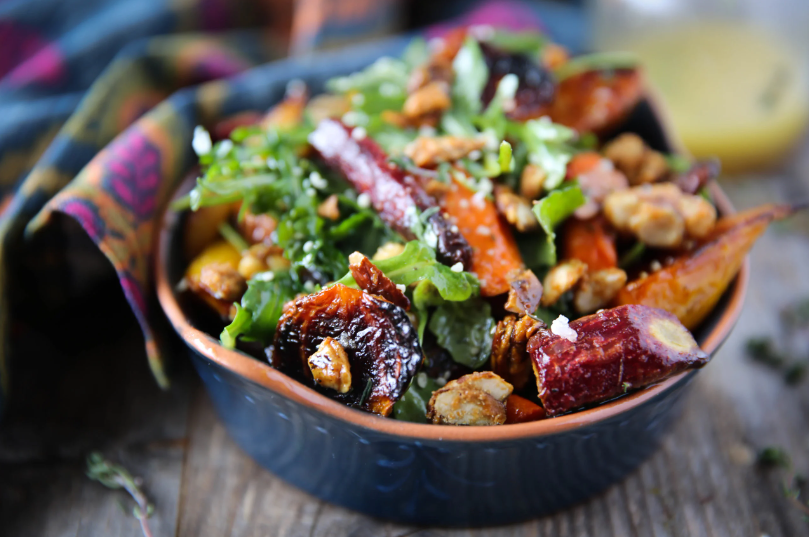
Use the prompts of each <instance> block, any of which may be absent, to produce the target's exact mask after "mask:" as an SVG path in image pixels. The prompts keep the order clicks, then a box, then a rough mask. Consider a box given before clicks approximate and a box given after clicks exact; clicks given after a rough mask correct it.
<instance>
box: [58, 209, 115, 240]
mask: <svg viewBox="0 0 809 537" xmlns="http://www.w3.org/2000/svg"><path fill="white" fill-rule="evenodd" d="M59 210H60V211H62V212H64V213H66V214H69V215H70V216H72V217H73V218H75V219H76V220H77V221H78V222H79V224H80V225H81V227H83V228H84V230H85V231H86V232H87V234H88V235H90V238H91V239H93V242H95V243H96V244H98V243H99V242H101V241H102V240H103V239H104V235H105V234H106V228H107V226H106V224H105V223H104V220H102V219H101V217H100V216H99V215H98V207H96V206H95V204H94V203H93V202H91V201H89V200H85V199H81V198H71V199H68V200H66V201H65V202H64V203H62V204H61V205H60V206H59Z"/></svg>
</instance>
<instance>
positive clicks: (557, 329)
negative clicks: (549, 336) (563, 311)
mask: <svg viewBox="0 0 809 537" xmlns="http://www.w3.org/2000/svg"><path fill="white" fill-rule="evenodd" d="M568 322H570V321H569V319H568V318H567V317H565V316H564V315H560V316H559V317H557V318H556V319H555V320H554V321H553V322H552V323H551V332H553V333H554V334H556V335H557V336H559V337H563V338H565V339H566V340H568V341H573V342H575V341H576V340H577V339H578V338H579V335H578V334H577V333H576V331H575V330H573V329H572V328H570V325H569V324H568Z"/></svg>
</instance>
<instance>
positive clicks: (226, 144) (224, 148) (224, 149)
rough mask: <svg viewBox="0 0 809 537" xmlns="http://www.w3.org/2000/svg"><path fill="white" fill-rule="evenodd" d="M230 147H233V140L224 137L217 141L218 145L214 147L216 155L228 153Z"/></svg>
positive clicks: (220, 156)
mask: <svg viewBox="0 0 809 537" xmlns="http://www.w3.org/2000/svg"><path fill="white" fill-rule="evenodd" d="M231 149H233V142H231V141H230V140H228V139H224V140H222V141H221V142H219V145H218V146H217V147H216V156H217V157H219V158H222V157H224V156H225V155H227V154H228V153H230V150H231Z"/></svg>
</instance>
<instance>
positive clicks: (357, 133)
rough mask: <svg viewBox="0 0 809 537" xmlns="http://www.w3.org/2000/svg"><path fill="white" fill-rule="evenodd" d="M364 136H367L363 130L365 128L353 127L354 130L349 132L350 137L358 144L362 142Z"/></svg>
mask: <svg viewBox="0 0 809 537" xmlns="http://www.w3.org/2000/svg"><path fill="white" fill-rule="evenodd" d="M366 136H368V131H366V130H365V127H355V128H354V130H353V131H351V137H352V138H354V139H355V140H356V141H358V142H359V141H361V140H364V139H365V137H366Z"/></svg>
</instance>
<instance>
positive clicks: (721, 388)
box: [0, 152, 809, 537]
mask: <svg viewBox="0 0 809 537" xmlns="http://www.w3.org/2000/svg"><path fill="white" fill-rule="evenodd" d="M805 153H806V152H805ZM806 154H809V153H806ZM724 184H725V187H726V190H727V192H728V193H729V195H730V197H731V198H732V199H733V201H734V203H736V205H737V207H741V208H744V207H750V206H752V205H755V204H758V203H761V202H765V201H787V200H791V201H796V200H799V199H803V200H809V157H803V158H797V159H795V162H794V163H793V165H792V166H791V168H790V169H789V170H788V171H785V172H784V173H783V175H779V176H770V177H767V178H766V180H762V179H761V178H758V179H756V178H748V179H744V180H735V181H733V182H725V183H724ZM807 267H809V218H807V216H806V215H802V216H800V217H798V218H796V219H794V220H793V221H791V222H790V223H789V224H788V225H776V226H773V227H772V228H771V229H770V230H769V231H768V232H767V234H766V235H765V237H764V238H763V239H762V240H760V241H759V243H758V244H757V245H756V246H755V248H754V250H753V252H752V255H751V269H752V273H751V284H750V288H749V291H748V295H747V302H746V305H745V309H744V312H743V314H742V317H741V319H740V321H739V324H738V326H737V327H736V329H735V330H734V332H733V334H732V335H731V337H730V339H729V340H728V341H727V343H726V344H725V346H724V347H723V348H722V350H721V351H720V352H719V353H718V354H717V356H716V357H715V358H714V360H713V362H712V363H711V364H710V365H709V366H708V367H706V368H705V369H704V370H703V371H702V372H701V373H700V374H699V375H698V378H697V380H696V381H695V383H694V385H693V389H692V391H691V393H690V395H689V396H688V398H687V403H686V408H685V412H684V414H683V416H682V418H681V419H680V420H679V421H678V422H677V424H676V425H675V426H674V428H673V430H672V431H671V432H670V434H668V435H667V436H666V438H665V440H664V442H663V445H662V447H661V449H659V450H658V451H657V452H656V453H655V454H654V455H653V456H652V457H651V458H650V459H649V460H648V461H646V462H645V463H644V464H643V465H642V466H641V467H640V468H639V469H638V470H637V471H635V472H634V473H632V474H631V475H630V476H629V477H628V478H627V479H626V480H624V481H623V482H622V483H619V484H617V485H615V486H613V487H612V488H611V489H609V490H608V491H607V492H606V493H604V494H602V495H600V496H598V497H596V498H593V499H592V500H590V501H588V502H587V503H584V504H582V505H579V506H577V507H574V508H572V509H570V510H568V511H565V512H561V513H558V514H556V515H555V516H551V517H547V518H543V519H538V520H533V521H530V522H527V523H523V524H518V525H514V526H508V527H500V528H485V529H478V530H446V529H430V528H417V527H407V526H400V525H395V524H389V523H386V522H384V521H379V520H374V519H370V518H367V517H364V516H362V515H359V514H356V513H354V512H351V511H347V510H345V509H341V508H339V507H336V506H334V505H330V504H326V503H323V502H321V501H318V500H317V499H315V498H313V497H312V496H309V495H308V494H305V493H303V492H301V491H299V490H297V489H295V488H294V487H292V486H290V485H287V484H286V483H284V482H283V481H281V480H279V479H277V478H275V477H274V476H273V475H271V474H270V473H268V472H266V471H265V470H263V469H262V468H260V467H259V466H257V465H256V464H255V463H254V462H253V461H252V460H251V459H250V458H248V457H247V456H246V455H245V454H244V453H242V452H241V451H240V450H239V448H237V447H236V445H235V444H234V443H233V442H232V441H231V440H230V439H229V438H228V436H227V434H226V432H225V430H224V428H223V426H222V425H221V423H220V422H219V421H218V419H217V417H216V415H215V413H214V410H213V408H212V405H211V402H210V400H209V398H208V397H207V395H206V393H205V391H204V390H203V388H202V387H201V385H200V383H199V381H198V380H197V379H196V376H195V374H194V372H193V371H192V370H191V369H190V366H189V365H188V363H187V361H186V359H185V357H184V356H182V354H178V356H177V362H178V364H177V365H178V367H177V371H176V372H175V379H174V386H173V388H172V390H171V391H168V392H160V391H159V390H158V389H157V388H156V387H155V385H154V383H153V382H152V380H151V378H150V377H149V373H148V371H147V367H146V362H145V358H144V355H143V351H142V346H141V345H142V340H141V337H140V334H139V333H138V331H137V328H136V327H135V325H134V323H133V322H128V323H122V322H121V321H120V319H117V320H116V323H115V324H114V325H112V326H116V327H118V328H117V329H116V330H112V331H111V332H113V333H112V334H111V335H109V334H107V336H106V337H103V336H99V333H107V330H104V329H103V320H99V322H100V323H101V324H102V327H101V328H102V329H101V330H96V331H95V333H93V330H92V325H91V326H90V327H88V330H89V332H90V334H92V335H93V337H89V338H87V341H88V343H87V345H84V346H82V345H78V346H77V347H76V348H77V350H75V351H71V352H69V353H65V351H64V350H63V349H61V348H56V347H54V346H52V345H51V344H49V343H48V342H47V341H44V340H42V338H38V337H36V334H33V335H30V336H28V341H27V343H26V344H25V345H24V346H23V347H22V352H23V354H25V356H24V359H23V360H22V364H23V365H22V366H20V367H18V370H16V371H15V373H16V375H15V388H16V391H15V399H14V402H13V405H12V407H11V409H10V411H9V413H8V415H7V416H6V418H5V421H4V422H3V423H2V425H0V535H2V536H32V537H33V536H36V537H52V536H77V535H81V536H112V535H121V536H138V535H141V533H140V529H139V526H138V523H137V521H136V520H135V519H134V518H133V517H132V516H131V514H128V513H127V512H124V510H122V509H121V504H124V505H126V506H128V507H127V510H128V512H131V506H132V503H131V501H130V500H129V498H128V497H127V496H126V495H125V494H124V493H122V492H120V491H114V492H113V491H109V490H107V489H105V488H104V487H102V486H101V485H99V484H98V483H96V482H91V481H90V480H88V479H87V478H86V477H85V476H84V474H83V471H84V457H85V455H86V454H87V453H88V452H89V451H91V450H95V449H100V450H102V451H103V452H104V453H105V454H106V455H107V456H108V457H110V458H111V459H113V460H115V461H117V462H120V463H122V464H123V465H125V466H126V467H128V468H129V469H130V470H131V471H132V472H133V473H134V474H135V475H137V476H142V478H143V482H144V488H145V490H146V492H147V494H148V496H149V497H150V498H151V499H152V500H153V501H154V504H155V506H156V509H155V512H154V515H153V516H152V518H151V519H150V521H149V522H150V525H151V528H152V530H153V533H154V535H155V536H170V535H178V536H181V537H206V536H212V537H214V536H215V537H228V536H233V537H236V536H251V535H256V536H258V535H262V536H263V535H267V536H318V537H320V536H327V535H328V536H343V535H351V536H366V535H367V536H369V537H370V536H391V537H392V536H400V537H401V536H405V535H420V536H425V537H426V536H428V535H429V536H437V535H446V536H456V535H458V536H461V535H464V536H467V535H468V536H472V535H474V536H479V537H483V536H501V535H526V536H527V535H542V536H557V537H562V536H565V537H567V536H571V537H572V536H616V537H624V536H651V535H654V536H669V535H672V536H673V535H677V536H711V537H720V536H726V535H728V536H730V535H733V536H745V537H750V536H752V537H759V536H761V535H769V536H770V537H796V536H801V535H809V520H807V519H806V518H804V516H803V515H802V513H801V512H800V510H799V509H798V508H797V507H795V506H794V505H793V504H792V503H790V502H789V500H788V499H787V498H786V497H785V496H784V494H783V492H782V481H783V480H784V479H785V478H786V471H785V470H780V469H774V470H773V469H771V470H765V469H762V468H761V467H759V466H758V465H756V464H755V463H754V457H755V453H756V452H757V451H758V450H760V449H762V448H763V447H765V446H779V447H782V448H783V449H784V450H785V451H786V452H788V453H789V454H790V455H791V457H792V461H793V464H794V467H795V469H796V470H797V471H800V472H803V473H804V474H807V473H809V379H807V380H806V381H804V383H803V384H801V385H799V386H796V387H789V386H787V385H786V384H785V383H784V381H783V377H782V375H781V374H778V373H775V372H774V371H772V370H769V369H768V368H766V367H764V366H762V365H761V364H758V363H755V362H752V361H751V360H750V359H749V358H747V357H746V356H745V353H744V344H745V342H746V340H747V339H748V338H750V337H752V336H759V335H770V336H773V337H778V338H780V337H781V329H782V328H781V327H782V323H781V321H780V320H779V315H778V313H779V310H780V309H781V308H782V307H784V306H785V305H787V304H789V303H791V302H794V301H796V300H798V299H800V298H807V297H809V271H808V270H807ZM127 321H128V320H127ZM122 324H124V325H125V326H127V328H126V329H121V328H120V326H121V325H122ZM90 334H88V335H90ZM805 336H806V334H804V337H803V338H802V339H801V338H796V341H795V342H794V343H795V345H797V346H798V347H800V348H801V349H802V352H803V354H804V356H809V337H805ZM97 337H101V339H100V340H97ZM68 354H69V356H68ZM63 359H64V360H63ZM58 364H68V365H58ZM804 492H806V491H804Z"/></svg>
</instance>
